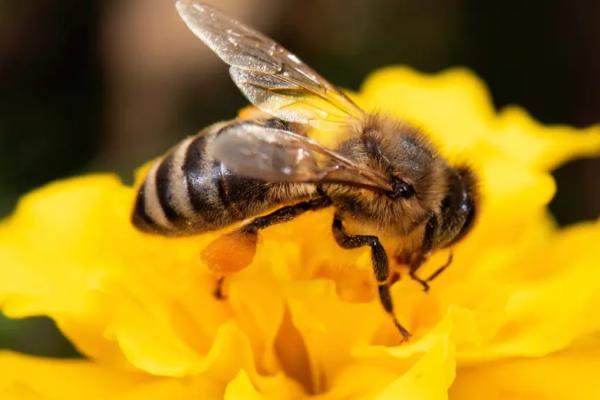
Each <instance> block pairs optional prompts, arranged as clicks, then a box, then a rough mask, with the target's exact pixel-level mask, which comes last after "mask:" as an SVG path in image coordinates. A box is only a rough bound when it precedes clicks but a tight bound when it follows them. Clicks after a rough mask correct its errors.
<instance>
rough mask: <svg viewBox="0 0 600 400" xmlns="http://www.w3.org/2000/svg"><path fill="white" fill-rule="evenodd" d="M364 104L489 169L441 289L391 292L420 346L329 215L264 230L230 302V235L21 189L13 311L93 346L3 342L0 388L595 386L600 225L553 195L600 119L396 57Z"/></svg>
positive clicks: (119, 195) (340, 392) (555, 393)
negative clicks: (553, 109) (558, 175)
mask: <svg viewBox="0 0 600 400" xmlns="http://www.w3.org/2000/svg"><path fill="white" fill-rule="evenodd" d="M356 100H357V101H358V102H359V103H360V104H361V105H362V106H363V107H365V108H366V109H369V110H379V111H385V112H389V113H391V114H393V115H396V116H398V117H401V118H404V119H405V120H407V121H409V122H410V123H412V124H415V125H417V126H419V127H421V128H422V129H423V130H424V131H425V132H426V133H427V134H428V135H430V136H431V138H432V140H433V141H434V142H435V143H437V145H438V146H439V147H440V149H441V151H442V153H443V154H444V155H445V156H447V157H448V158H449V159H451V160H467V161H468V162H469V163H470V164H472V165H473V166H474V167H475V168H476V171H477V173H478V175H479V176H480V178H481V191H482V205H481V210H482V211H481V215H480V218H479V220H478V223H477V225H476V226H475V228H474V230H473V231H472V232H471V233H470V234H469V235H468V237H467V238H466V239H465V240H464V241H463V242H461V243H460V244H459V245H458V246H457V247H456V248H455V251H454V262H453V264H452V266H451V268H450V269H449V270H448V271H447V272H445V273H444V274H442V275H441V276H440V277H439V278H438V279H437V280H436V281H435V282H433V287H432V290H431V291H430V292H429V293H428V294H425V293H423V292H422V291H421V288H420V286H419V285H418V284H417V283H416V282H413V281H411V280H409V279H402V280H400V281H398V282H397V283H396V284H395V285H394V286H393V288H392V294H393V297H394V300H395V302H396V304H397V308H398V314H399V318H400V320H401V321H403V322H404V323H405V324H406V326H407V328H409V329H410V330H411V332H413V333H414V337H413V339H411V341H409V342H408V343H405V344H399V343H398V342H399V335H398V333H397V331H395V330H394V327H393V326H391V324H390V323H389V320H388V318H387V316H386V315H385V314H384V313H383V312H382V310H381V308H380V305H379V303H378V301H377V299H376V296H375V291H374V282H373V279H372V271H371V267H370V255H369V250H368V249H356V250H343V249H340V248H339V247H338V246H336V245H335V243H334V241H333V238H332V237H331V233H330V221H331V218H332V215H331V211H330V210H323V211H319V212H314V213H309V214H307V215H304V216H301V217H300V218H298V219H297V220H295V221H293V222H290V223H287V224H282V225H279V226H273V227H271V228H269V229H267V230H265V231H263V232H261V235H260V238H259V243H258V252H257V254H256V257H255V258H254V261H253V263H252V264H251V266H250V267H248V268H246V269H244V270H242V271H241V272H239V273H237V274H236V275H234V276H233V277H232V278H231V279H230V280H229V281H228V283H227V292H228V299H227V300H226V301H219V300H217V299H215V297H214V296H213V290H214V288H215V278H214V277H213V276H212V275H211V274H210V273H209V272H208V271H207V269H206V268H205V266H204V265H203V264H202V261H201V258H200V253H201V251H202V249H203V248H204V246H206V245H207V244H208V243H210V242H211V241H212V240H214V239H215V238H217V237H218V236H219V235H221V234H222V232H215V233H209V234H205V235H200V236H196V237H190V238H178V239H168V238H163V237H155V236H149V235H145V234H143V233H140V232H138V231H137V230H135V229H134V228H133V227H132V226H131V225H130V223H129V215H130V212H131V208H132V204H133V196H134V190H133V189H132V188H131V187H129V186H125V185H123V184H122V183H121V182H119V180H118V179H117V178H115V177H114V176H110V175H92V176H85V177H80V178H75V179H70V180H66V181H62V182H57V183H53V184H50V185H48V186H46V187H44V188H42V189H39V190H37V191H35V192H33V193H31V194H29V195H27V196H25V197H24V198H23V199H22V200H21V202H20V203H19V205H18V207H17V210H16V211H15V213H14V215H13V216H12V217H10V218H9V219H7V220H6V221H4V222H3V223H2V224H0V304H2V307H3V310H4V312H5V313H6V314H8V315H9V316H11V317H15V318H18V317H25V316H30V315H48V316H50V317H51V318H53V319H54V320H55V321H56V323H57V324H58V326H59V327H60V329H61V330H62V331H63V332H64V334H65V335H66V336H67V337H68V338H70V339H71V340H72V341H73V343H74V344H75V345H76V346H77V348H78V349H79V350H80V351H81V352H82V353H83V354H85V355H86V356H87V357H88V358H87V359H85V360H51V359H40V358H34V357H27V356H23V355H19V354H14V353H10V352H5V353H3V354H1V355H0V371H1V373H0V398H2V399H10V398H18V399H23V398H50V399H81V398H86V399H96V398H98V399H106V398H118V399H142V398H143V399H152V398H156V399H166V398H173V399H184V398H190V399H212V398H226V399H297V398H302V397H305V396H309V395H316V396H317V398H319V399H445V398H448V397H450V398H453V399H490V398H503V399H505V398H519V399H522V398H545V399H546V398H548V399H550V398H600V385H598V384H597V382H596V381H597V375H598V371H600V313H598V312H597V310H598V309H600V268H599V266H600V251H599V249H598V244H599V243H600V222H592V221H591V222H585V223H581V224H578V225H575V226H571V227H568V228H565V229H560V228H558V227H557V226H556V224H555V223H554V221H553V219H552V217H551V215H550V214H549V212H548V210H547V207H546V206H547V204H548V202H549V200H550V199H551V198H552V196H553V195H554V192H555V185H554V181H553V179H552V177H551V175H550V174H549V171H550V170H551V169H553V168H555V167H557V166H558V165H560V164H561V163H563V162H565V161H566V160H568V159H571V158H574V157H580V156H585V155H594V154H600V128H599V127H593V128H590V129H587V130H580V131H578V130H575V129H572V128H569V127H565V126H555V127H545V126H542V125H540V124H538V123H536V122H535V121H534V120H532V119H531V117H529V116H528V115H527V113H526V112H525V111H524V110H522V109H520V108H517V107H510V108H507V109H505V110H503V111H501V112H499V113H497V112H495V111H494V109H493V107H492V104H491V101H490V99H489V96H488V94H487V91H486V89H485V87H484V85H483V84H482V83H481V82H480V81H479V80H478V79H477V78H475V77H474V76H473V75H472V74H471V73H469V72H468V71H465V70H451V71H448V72H444V73H441V74H439V75H434V76H426V75H421V74H418V73H416V72H414V71H411V70H409V69H406V68H399V67H393V68H387V69H383V70H380V71H378V72H376V73H374V74H373V75H372V76H371V77H370V78H369V79H368V80H367V81H366V83H365V84H364V86H363V87H362V89H361V90H360V93H359V94H357V95H356ZM446 257H447V252H445V251H441V252H439V253H438V254H436V255H434V257H432V259H431V260H430V262H428V263H427V264H426V265H425V266H424V269H425V270H432V269H433V268H435V266H437V265H440V263H442V262H443V261H444V260H445V258H446ZM425 272H426V271H425ZM425 272H424V274H425Z"/></svg>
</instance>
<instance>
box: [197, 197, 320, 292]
mask: <svg viewBox="0 0 600 400" xmlns="http://www.w3.org/2000/svg"><path fill="white" fill-rule="evenodd" d="M330 205H331V199H329V197H326V196H322V197H318V198H315V199H312V200H307V201H303V202H300V203H297V204H293V205H290V206H285V207H282V208H279V209H277V210H275V211H273V212H272V213H271V214H267V215H264V216H261V217H257V218H254V219H253V220H252V221H250V222H249V223H248V224H246V225H244V226H242V227H241V228H239V229H237V230H235V231H233V232H230V233H228V234H225V235H222V236H221V237H219V238H217V239H216V240H214V241H213V242H211V243H210V244H209V245H208V246H206V248H204V250H203V251H202V259H203V260H204V262H205V264H206V265H207V267H208V268H209V269H210V270H211V271H212V272H213V273H214V274H215V275H216V276H217V277H218V280H217V287H216V289H215V292H214V295H215V297H216V298H217V299H224V298H226V296H225V295H224V293H223V281H224V278H225V276H227V275H230V274H232V273H235V272H237V271H239V270H241V269H244V268H245V267H247V266H248V265H249V264H250V263H251V262H252V259H253V258H254V253H255V252H256V243H257V240H258V231H259V230H260V229H264V228H266V227H268V226H271V225H274V224H279V223H282V222H287V221H290V220H292V219H294V218H296V217H297V216H299V215H300V214H303V213H305V212H307V211H311V210H318V209H320V208H325V207H328V206H330Z"/></svg>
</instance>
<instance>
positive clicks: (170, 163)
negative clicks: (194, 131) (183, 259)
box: [132, 138, 199, 234]
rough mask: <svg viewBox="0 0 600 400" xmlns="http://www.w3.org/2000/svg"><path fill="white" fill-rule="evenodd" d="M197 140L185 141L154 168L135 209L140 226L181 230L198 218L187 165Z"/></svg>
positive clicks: (167, 231) (169, 231)
mask: <svg viewBox="0 0 600 400" xmlns="http://www.w3.org/2000/svg"><path fill="white" fill-rule="evenodd" d="M193 140H194V138H188V139H186V140H184V141H182V142H181V143H180V144H179V145H177V146H176V147H175V148H174V149H173V150H172V151H171V152H170V153H169V154H167V155H166V156H165V157H164V158H163V159H161V160H159V161H157V162H156V163H155V164H154V165H153V166H152V168H151V169H150V171H149V173H148V175H147V176H146V178H145V180H144V183H143V184H142V186H141V187H140V189H139V192H138V196H137V200H136V205H135V208H134V211H133V217H132V221H133V223H134V225H135V226H136V227H138V228H140V229H142V230H144V231H149V232H156V233H163V234H178V233H183V231H186V230H188V229H189V228H190V227H191V224H193V223H195V222H196V221H197V220H198V217H199V216H198V215H197V213H196V212H195V211H194V207H193V206H192V203H191V200H190V196H189V191H188V187H187V181H186V179H185V171H184V168H183V166H184V162H185V157H186V154H187V149H188V148H189V146H190V144H191V143H192V142H193Z"/></svg>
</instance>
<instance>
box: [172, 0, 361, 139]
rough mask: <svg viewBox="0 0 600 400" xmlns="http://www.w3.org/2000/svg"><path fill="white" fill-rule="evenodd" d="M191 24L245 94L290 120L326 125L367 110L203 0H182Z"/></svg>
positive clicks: (179, 6)
mask: <svg viewBox="0 0 600 400" xmlns="http://www.w3.org/2000/svg"><path fill="white" fill-rule="evenodd" d="M176 6H177V10H178V11H179V14H180V15H181V17H182V18H183V20H184V21H185V22H186V24H187V25H188V27H189V28H190V29H191V30H192V32H194V34H195V35H196V36H198V37H199V38H200V39H201V40H202V41H203V42H204V43H205V44H206V45H207V46H208V47H210V48H211V49H212V50H213V51H214V52H215V53H216V54H217V55H218V56H219V57H220V58H221V59H222V60H223V61H225V62H226V63H227V64H229V65H230V66H231V67H230V74H231V77H232V79H233V81H234V82H235V84H236V85H237V86H238V87H239V88H240V89H241V91H242V92H243V93H244V95H245V96H246V97H247V98H248V100H250V102H252V103H253V104H255V105H256V106H257V107H259V108H260V109H261V110H263V111H265V112H267V113H269V114H272V115H274V116H276V117H278V118H280V119H283V120H285V121H290V122H298V123H304V124H309V125H312V126H314V127H319V128H323V127H327V124H328V123H333V124H341V123H344V122H346V121H347V120H348V118H358V117H360V116H361V115H362V114H363V111H362V110H361V109H360V108H359V107H358V106H357V105H356V104H354V103H353V102H352V100H350V99H349V98H348V97H347V96H346V95H345V94H344V93H342V92H341V91H340V90H338V89H337V88H336V87H335V86H333V85H332V84H330V83H329V82H327V81H326V80H325V79H324V78H322V77H321V76H320V75H319V74H318V73H317V72H315V71H314V70H313V69H312V68H310V67H309V66H308V65H306V64H304V63H303V62H302V61H300V59H299V58H298V57H296V56H295V55H294V54H292V53H290V52H289V51H287V50H286V49H284V48H283V47H282V46H281V45H279V44H278V43H276V42H274V41H273V40H271V39H269V38H268V37H266V36H264V35H263V34H261V33H259V32H257V31H255V30H254V29H252V28H249V27H247V26H245V25H243V24H242V23H240V22H239V21H236V20H234V19H232V18H230V17H228V16H226V15H225V14H223V13H222V12H220V11H219V10H217V9H215V8H214V7H211V6H209V5H207V4H205V3H204V2H202V1H199V0H178V1H177V3H176Z"/></svg>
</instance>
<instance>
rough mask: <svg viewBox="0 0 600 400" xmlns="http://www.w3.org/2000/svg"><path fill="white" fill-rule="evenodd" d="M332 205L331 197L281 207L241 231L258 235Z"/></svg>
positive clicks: (255, 219)
mask: <svg viewBox="0 0 600 400" xmlns="http://www.w3.org/2000/svg"><path fill="white" fill-rule="evenodd" d="M330 205H331V199H330V198H329V197H326V196H323V197H317V198H316V199H312V200H307V201H303V202H301V203H297V204H293V205H290V206H285V207H281V208H279V209H277V210H275V211H273V212H272V213H271V214H267V215H264V216H262V217H256V218H254V219H253V220H252V221H250V222H249V223H248V224H246V225H244V226H242V227H241V228H240V231H242V232H244V233H247V234H256V233H257V232H258V230H260V229H264V228H266V227H269V226H271V225H275V224H280V223H282V222H288V221H291V220H292V219H294V218H296V217H297V216H299V215H300V214H304V213H305V212H307V211H313V210H318V209H320V208H326V207H329V206H330Z"/></svg>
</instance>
